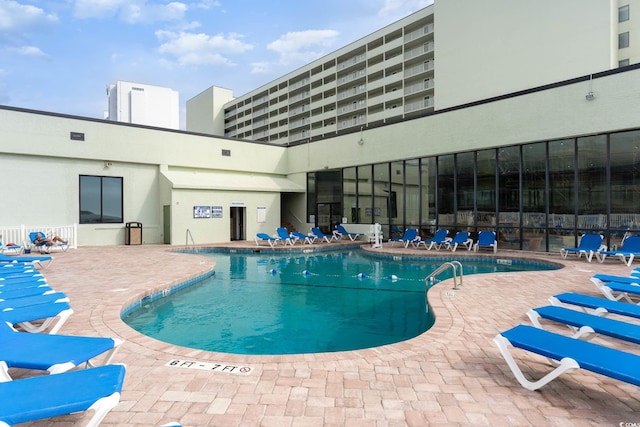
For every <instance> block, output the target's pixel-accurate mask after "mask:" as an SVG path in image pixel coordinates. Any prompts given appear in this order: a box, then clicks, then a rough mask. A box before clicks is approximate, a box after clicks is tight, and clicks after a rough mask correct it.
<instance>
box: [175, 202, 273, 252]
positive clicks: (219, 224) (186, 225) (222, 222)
mask: <svg viewBox="0 0 640 427" xmlns="http://www.w3.org/2000/svg"><path fill="white" fill-rule="evenodd" d="M232 204H233V205H234V206H239V205H244V206H243V207H244V209H245V215H246V217H245V218H246V233H245V234H246V236H245V237H246V238H247V240H253V238H254V236H255V235H256V233H267V234H269V235H272V234H274V233H275V232H276V228H277V227H280V225H281V224H280V193H265V192H236V191H215V190H211V191H209V190H174V191H173V192H172V201H171V217H172V227H171V229H172V235H171V242H172V244H177V245H184V244H185V243H186V231H187V230H189V231H190V233H191V236H192V237H193V239H194V241H195V243H196V244H203V243H212V242H226V241H229V235H230V226H231V219H230V207H231V206H232ZM194 205H196V206H202V205H204V206H222V207H223V213H222V218H194V217H193V206H194ZM258 207H260V208H266V211H265V213H266V216H265V219H266V221H265V222H258V220H257V209H258Z"/></svg>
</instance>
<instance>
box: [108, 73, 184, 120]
mask: <svg viewBox="0 0 640 427" xmlns="http://www.w3.org/2000/svg"><path fill="white" fill-rule="evenodd" d="M107 96H108V97H109V111H108V113H107V117H106V119H107V120H113V121H116V122H125V123H135V124H139V125H147V126H156V127H161V128H168V129H179V128H180V101H179V96H178V92H177V91H175V90H172V89H169V88H166V87H160V86H151V85H145V84H141V83H132V82H125V81H121V80H118V81H117V82H116V83H115V84H112V85H109V86H107Z"/></svg>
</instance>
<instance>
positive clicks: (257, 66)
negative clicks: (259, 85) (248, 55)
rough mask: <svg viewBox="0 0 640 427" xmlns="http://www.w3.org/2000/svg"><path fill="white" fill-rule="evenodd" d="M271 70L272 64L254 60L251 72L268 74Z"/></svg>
mask: <svg viewBox="0 0 640 427" xmlns="http://www.w3.org/2000/svg"><path fill="white" fill-rule="evenodd" d="M270 72H271V66H270V64H269V63H268V62H252V63H251V74H266V73H270Z"/></svg>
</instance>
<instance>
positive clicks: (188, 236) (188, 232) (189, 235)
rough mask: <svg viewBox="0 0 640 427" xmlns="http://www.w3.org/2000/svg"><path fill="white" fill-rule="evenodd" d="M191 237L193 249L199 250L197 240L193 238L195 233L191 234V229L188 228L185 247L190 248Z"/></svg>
mask: <svg viewBox="0 0 640 427" xmlns="http://www.w3.org/2000/svg"><path fill="white" fill-rule="evenodd" d="M189 239H191V244H192V245H193V251H194V252H198V248H197V247H196V241H195V240H193V235H191V230H189V229H188V228H187V233H186V236H185V244H184V246H185V249H189Z"/></svg>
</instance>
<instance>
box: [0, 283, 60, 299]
mask: <svg viewBox="0 0 640 427" xmlns="http://www.w3.org/2000/svg"><path fill="white" fill-rule="evenodd" d="M52 292H55V291H54V290H53V289H52V288H51V287H50V286H46V285H45V286H37V287H29V288H23V287H9V288H0V299H10V298H23V297H30V296H33V295H46V294H50V293H52Z"/></svg>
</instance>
